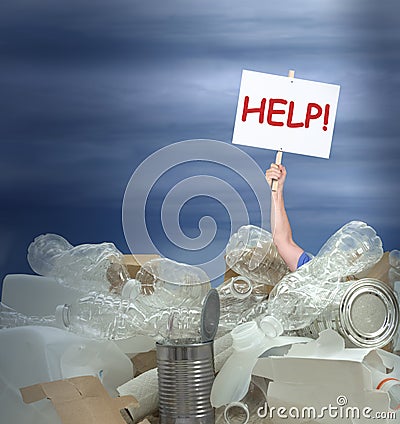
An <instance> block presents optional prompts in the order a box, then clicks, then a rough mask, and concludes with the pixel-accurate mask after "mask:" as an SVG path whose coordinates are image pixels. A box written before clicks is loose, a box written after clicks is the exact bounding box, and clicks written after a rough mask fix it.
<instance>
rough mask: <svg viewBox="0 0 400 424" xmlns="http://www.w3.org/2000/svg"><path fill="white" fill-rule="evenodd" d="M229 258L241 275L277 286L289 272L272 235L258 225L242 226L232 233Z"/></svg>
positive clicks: (228, 250) (232, 267) (227, 254)
mask: <svg viewBox="0 0 400 424" xmlns="http://www.w3.org/2000/svg"><path fill="white" fill-rule="evenodd" d="M225 260H226V263H227V265H228V266H229V268H231V269H232V270H233V271H235V272H236V273H237V274H239V275H242V276H245V277H247V278H248V279H250V280H251V281H253V282H257V283H261V284H268V285H272V286H273V285H275V284H276V283H277V282H278V281H280V280H281V279H282V277H283V276H284V275H286V274H288V272H289V268H288V267H287V265H286V263H285V262H284V260H283V259H282V257H281V256H280V255H279V253H278V251H277V249H276V247H275V244H274V242H273V239H272V234H271V233H270V232H269V231H267V230H264V229H262V228H259V227H256V226H254V225H245V226H243V227H240V228H239V230H238V231H237V232H236V233H235V234H233V235H232V236H231V238H230V239H229V242H228V245H227V246H226V257H225Z"/></svg>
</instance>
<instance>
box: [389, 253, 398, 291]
mask: <svg viewBox="0 0 400 424" xmlns="http://www.w3.org/2000/svg"><path fill="white" fill-rule="evenodd" d="M389 265H390V268H389V273H388V276H389V284H390V286H391V287H392V288H394V286H395V283H396V281H400V251H399V250H392V251H390V253H389Z"/></svg>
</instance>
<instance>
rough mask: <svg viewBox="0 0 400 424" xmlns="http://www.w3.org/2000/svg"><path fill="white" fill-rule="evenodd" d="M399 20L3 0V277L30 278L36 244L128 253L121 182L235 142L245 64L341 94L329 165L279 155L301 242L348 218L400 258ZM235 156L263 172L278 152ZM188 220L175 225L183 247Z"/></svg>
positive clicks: (225, 3) (355, 1) (317, 240)
mask: <svg viewBox="0 0 400 424" xmlns="http://www.w3.org/2000/svg"><path fill="white" fill-rule="evenodd" d="M399 16H400V5H399V3H398V2H397V1H396V0H387V1H385V2H382V1H378V0H351V1H349V0H323V1H321V0H304V1H301V2H299V1H296V0H287V1H285V2H276V1H268V0H248V1H237V0H218V1H211V0H198V1H187V0H170V1H161V0H155V1H154V0H153V1H151V0H149V1H136V0H115V1H112V2H111V1H108V0H107V1H106V0H97V1H90V0H79V1H77V0H71V1H68V2H61V1H54V0H36V1H28V0H2V2H1V5H0V58H1V59H0V60H1V66H0V87H1V91H0V93H1V95H0V116H1V119H0V123H1V124H0V143H1V154H0V198H1V216H0V278H1V279H2V278H3V276H4V275H5V274H6V273H19V272H30V270H29V267H28V264H27V262H26V249H27V246H28V245H29V243H30V242H31V241H32V240H33V238H34V237H35V236H37V235H38V234H41V233H46V232H55V233H58V234H61V235H63V236H64V237H66V238H67V239H68V240H69V241H70V242H71V243H72V244H80V243H87V242H93V243H97V242H101V241H113V242H114V243H115V244H116V245H117V247H118V248H119V249H120V250H121V251H123V252H125V253H128V251H129V250H128V246H127V243H126V241H125V238H124V234H123V230H122V220H121V208H122V199H123V196H124V191H125V188H126V186H127V184H128V181H129V179H130V177H131V175H132V173H133V172H134V171H135V169H136V168H137V167H138V166H139V165H140V163H141V162H142V161H143V160H144V159H146V158H147V157H148V156H149V155H150V154H151V153H153V152H155V151H157V150H158V149H160V148H162V147H165V146H168V145H170V144H172V143H175V142H177V141H182V140H187V139H196V138H204V139H206V138H208V139H215V140H221V141H224V142H226V143H230V142H231V138H232V131H233V123H234V118H235V111H236V105H237V97H238V89H239V84H240V76H241V71H242V69H243V68H245V69H251V70H255V71H261V72H267V73H272V74H277V75H286V74H287V71H288V70H289V69H295V70H296V76H297V77H299V78H303V79H309V80H316V81H323V82H327V83H335V84H339V85H341V93H340V100H339V107H338V112H337V121H336V127H335V133H334V139H333V145H332V150H331V158H330V159H329V160H325V159H318V158H311V157H306V156H300V155H293V154H285V155H284V164H285V165H286V166H287V169H288V178H287V185H286V199H287V208H288V213H289V217H290V219H291V222H292V226H293V231H294V235H295V238H296V240H297V242H298V243H299V244H301V245H302V246H303V247H304V248H305V249H306V250H308V251H310V252H312V253H316V252H317V251H318V249H319V247H320V246H321V245H322V244H323V242H324V241H325V240H326V239H327V238H328V237H329V236H330V235H331V234H332V233H333V232H334V231H335V230H336V229H337V228H339V227H340V226H342V225H343V224H345V223H346V222H348V221H350V220H353V219H358V220H363V221H366V222H368V223H369V224H370V225H372V226H373V227H374V228H375V229H376V231H377V232H378V234H379V235H380V236H381V238H382V240H383V242H384V248H385V250H392V249H395V248H400V219H399V213H398V205H399V202H398V198H399V191H400V190H399V183H400V178H399V176H400V172H399V159H400V143H399V133H400V131H399V130H400V122H399V121H400V115H399V111H400V107H399V94H400V90H399V88H400V76H399V75H400V74H399V68H400V66H399V64H400V63H399V62H400V53H399V52H400V43H399V41H400V22H399V20H400V18H399ZM242 150H243V151H245V152H246V153H248V154H249V155H250V156H251V157H252V158H253V159H254V160H255V161H256V162H257V163H258V164H259V166H260V167H261V168H262V169H265V168H266V167H268V166H269V164H270V162H272V161H273V159H274V156H275V153H274V152H273V151H268V150H261V149H256V148H249V147H243V148H242ZM191 169H192V173H193V167H192V168H191ZM207 169H208V168H207V166H203V167H202V168H201V170H202V172H206V170H207ZM185 172H187V171H185V170H182V173H179V172H175V173H171V175H170V177H168V178H175V180H174V181H176V182H178V181H180V180H181V179H182V177H183V176H184V175H186V174H185ZM210 172H211V171H210ZM167 185H168V186H173V185H174V183H173V182H171V180H169V181H168V183H167ZM160 193H161V192H160ZM243 197H244V198H245V197H246V194H243ZM161 198H162V195H161V194H159V196H158V199H161ZM155 199H157V196H155ZM202 201H203V202H204V199H202ZM214 203H215V204H214V206H213V202H211V201H210V202H209V204H208V203H207V206H206V207H205V208H204V209H206V211H207V213H205V214H209V213H208V212H210V214H212V213H214V214H215V219H216V221H217V223H218V225H219V227H221V228H222V229H223V228H225V224H226V222H225V221H224V220H225V219H226V213H225V212H224V211H223V209H222V208H221V207H220V205H219V204H216V203H218V202H214ZM156 204H157V202H156V201H155V203H154V205H156ZM203 205H204V203H203ZM199 209H201V207H199V206H197V207H196V206H193V205H192V207H188V208H187V209H186V210H185V212H187V213H186V215H185V216H182V217H181V222H182V228H183V229H184V230H185V231H187V234H189V235H193V236H195V235H196V231H197V230H198V228H197V223H198V218H199V213H198V211H199ZM249 209H250V215H251V214H252V212H251V209H252V205H251V201H250V200H249ZM150 212H151V213H150ZM150 212H149V219H151V216H153V215H157V210H156V206H154V207H153V208H152V209H151V211H150ZM150 215H151V216H150ZM254 219H255V221H254V223H256V224H257V222H256V221H257V219H256V218H254ZM224 234H225V233H224ZM225 236H226V234H225ZM154 237H155V238H156V239H157V237H158V236H157V235H155V236H154ZM159 237H160V244H161V245H162V243H163V241H162V236H161V235H159ZM219 240H222V244H220V245H218V246H216V249H217V250H218V249H220V248H221V246H223V243H224V242H225V243H226V240H224V237H223V236H222V237H219ZM155 242H156V243H157V242H158V241H157V240H156V241H155ZM160 249H161V250H162V247H160ZM140 251H141V247H140V240H138V241H137V252H140ZM163 253H165V254H167V255H168V251H166V252H165V251H164V252H163Z"/></svg>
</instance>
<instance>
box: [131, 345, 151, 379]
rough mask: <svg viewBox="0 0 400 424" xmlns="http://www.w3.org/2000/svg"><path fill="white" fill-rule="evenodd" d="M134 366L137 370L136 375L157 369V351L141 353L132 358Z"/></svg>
mask: <svg viewBox="0 0 400 424" xmlns="http://www.w3.org/2000/svg"><path fill="white" fill-rule="evenodd" d="M132 362H133V365H134V366H135V369H136V375H139V374H143V373H144V372H146V371H148V370H151V369H153V368H156V367H157V354H156V351H155V350H151V351H149V352H141V353H138V354H137V355H135V356H134V357H133V358H132Z"/></svg>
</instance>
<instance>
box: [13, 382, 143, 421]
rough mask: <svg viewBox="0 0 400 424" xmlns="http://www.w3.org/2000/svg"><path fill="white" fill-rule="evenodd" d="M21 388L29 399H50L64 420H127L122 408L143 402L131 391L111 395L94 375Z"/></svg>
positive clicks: (23, 395)
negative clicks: (127, 393) (119, 394)
mask: <svg viewBox="0 0 400 424" xmlns="http://www.w3.org/2000/svg"><path fill="white" fill-rule="evenodd" d="M20 392H21V395H22V399H23V401H24V402H25V403H32V402H37V401H38V400H41V399H45V398H47V399H49V400H50V401H51V402H52V403H53V405H54V407H55V409H56V411H57V413H58V415H59V416H60V418H61V421H62V423H63V424H126V422H125V420H124V419H123V418H122V415H121V413H120V410H121V409H124V408H127V407H128V406H131V407H138V406H139V403H138V401H137V400H136V399H135V397H133V396H131V395H128V396H121V397H118V398H112V397H110V395H109V394H108V392H107V391H106V389H105V388H104V386H103V385H102V384H101V381H100V380H99V379H98V378H97V377H94V376H81V377H73V378H69V379H65V380H57V381H51V382H47V383H39V384H35V385H33V386H28V387H23V388H21V389H20Z"/></svg>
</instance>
